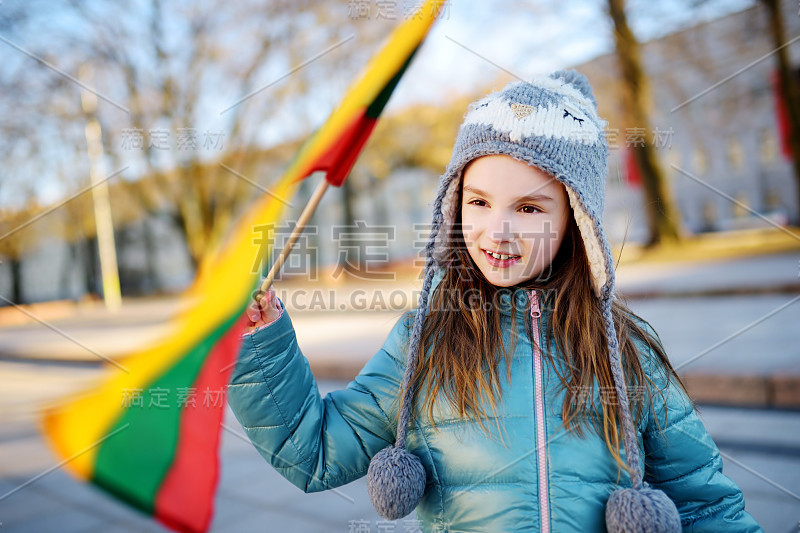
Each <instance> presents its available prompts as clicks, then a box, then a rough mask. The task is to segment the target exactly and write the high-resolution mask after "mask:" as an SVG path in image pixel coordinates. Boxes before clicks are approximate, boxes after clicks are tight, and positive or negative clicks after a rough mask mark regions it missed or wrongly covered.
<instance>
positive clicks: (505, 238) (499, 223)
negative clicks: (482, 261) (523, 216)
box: [486, 213, 516, 242]
mask: <svg viewBox="0 0 800 533" xmlns="http://www.w3.org/2000/svg"><path fill="white" fill-rule="evenodd" d="M486 234H487V236H488V237H489V239H491V240H492V241H494V242H511V241H513V240H514V239H515V238H516V233H515V232H514V228H513V226H512V224H511V220H509V218H508V217H507V216H505V215H504V214H502V213H498V215H497V216H494V217H492V220H491V221H490V222H489V226H488V227H487V231H486Z"/></svg>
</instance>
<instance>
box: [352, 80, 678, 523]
mask: <svg viewBox="0 0 800 533" xmlns="http://www.w3.org/2000/svg"><path fill="white" fill-rule="evenodd" d="M605 126H606V122H605V121H603V120H602V119H600V118H599V117H598V116H597V102H596V100H595V98H594V95H593V94H592V88H591V87H590V85H589V81H588V80H587V79H586V77H585V76H583V75H582V74H580V73H578V72H576V71H574V70H570V71H558V72H555V73H553V74H551V75H550V76H546V77H539V78H535V79H533V80H531V81H530V82H524V81H519V82H512V83H510V84H508V85H507V86H506V87H505V88H504V89H503V90H501V91H498V92H494V93H492V94H490V95H488V96H486V97H485V98H483V99H481V100H479V101H477V102H475V103H473V104H472V105H471V106H470V110H469V111H468V113H467V115H466V118H465V119H464V122H463V123H462V125H461V128H460V129H459V132H458V137H457V139H456V143H455V146H454V148H453V155H452V157H451V159H450V163H449V164H448V166H447V169H446V170H445V173H444V174H443V175H442V177H441V181H440V184H439V192H438V194H437V196H436V200H435V201H434V205H433V224H432V228H431V233H430V237H429V240H428V244H427V246H426V248H425V254H426V265H425V277H424V281H423V284H422V291H421V293H420V298H419V306H418V309H417V314H416V317H415V320H414V327H413V329H412V331H411V338H410V342H409V351H408V362H407V367H406V371H405V375H404V377H403V389H402V390H405V391H406V393H405V396H404V397H403V398H402V403H401V406H400V413H399V420H398V427H397V442H396V443H395V445H394V446H390V447H388V448H386V449H384V450H382V451H381V452H379V453H378V454H376V455H375V457H373V459H372V462H371V463H370V467H369V471H368V473H367V489H368V492H369V495H370V499H371V500H372V504H373V506H375V509H376V510H377V511H378V513H379V514H380V515H381V516H383V517H384V518H387V519H390V520H395V519H398V518H401V517H403V516H406V515H408V514H409V513H411V511H413V510H414V509H415V508H416V506H417V505H418V504H419V502H420V500H421V499H422V495H423V493H424V490H425V470H424V468H423V467H422V464H421V463H420V461H419V459H418V458H417V457H416V456H414V455H413V454H411V453H409V452H408V451H407V450H406V449H405V442H406V434H407V432H408V425H409V421H410V416H411V397H412V393H413V391H411V390H410V387H409V386H408V385H409V383H411V382H412V377H413V372H414V368H416V364H417V361H416V359H417V352H418V348H419V342H420V334H421V332H422V324H423V322H424V320H425V315H426V312H427V305H428V296H429V292H430V288H431V283H432V281H433V276H434V272H435V271H436V270H437V269H440V268H442V267H443V266H444V262H445V260H446V259H447V257H446V256H447V252H448V250H447V246H446V244H447V243H446V239H448V238H449V235H450V233H451V230H452V229H453V226H454V224H455V218H456V213H457V209H458V205H457V202H458V192H459V191H458V188H459V186H460V182H461V179H460V178H461V173H462V171H463V169H464V167H465V166H466V165H467V163H469V162H470V161H472V160H474V159H477V158H479V157H482V156H485V155H491V154H505V155H509V156H511V157H513V158H515V159H517V160H520V161H524V162H525V163H528V164H529V165H532V166H535V167H537V168H539V169H541V170H543V171H545V172H547V173H549V174H551V175H552V176H553V177H555V178H556V179H557V180H558V181H559V182H561V183H562V184H563V185H564V186H565V189H566V191H567V196H568V197H569V202H570V205H571V207H572V212H573V214H574V217H575V221H576V223H577V226H578V229H579V230H580V234H581V237H582V239H583V243H584V247H585V249H586V255H587V257H588V259H589V265H590V270H591V275H592V283H593V287H594V290H595V294H596V296H597V298H598V299H599V300H600V301H601V308H602V312H603V319H604V324H605V331H606V337H607V341H608V352H609V358H610V363H611V372H612V374H613V377H614V385H615V389H616V393H617V399H618V402H619V406H620V413H621V418H622V434H623V444H624V448H625V458H626V460H627V463H628V466H629V467H630V468H631V481H632V484H633V488H632V489H618V490H616V491H615V492H614V493H612V495H611V497H610V498H609V501H608V504H607V505H606V525H607V528H608V530H609V531H612V532H615V531H619V532H622V531H625V532H632V531H648V532H651V531H652V532H662V531H663V532H673V531H675V532H678V531H680V530H681V525H680V517H679V515H678V511H677V509H676V508H675V505H674V503H673V502H672V501H671V500H670V499H669V498H668V497H667V495H666V494H665V493H664V492H662V491H658V490H654V489H650V488H649V487H648V486H647V484H646V483H644V482H643V480H642V472H641V467H640V458H639V447H638V444H637V438H636V432H635V429H634V425H633V421H632V419H631V413H630V405H629V401H628V396H627V393H626V383H625V380H624V377H623V373H622V366H621V362H620V355H619V344H618V341H617V335H616V331H615V329H614V321H613V318H612V315H611V306H612V299H613V293H614V267H613V262H612V256H611V248H610V247H609V244H608V240H607V239H606V236H605V232H604V231H603V226H602V214H603V202H604V197H605V180H606V174H607V160H608V143H607V142H606V139H605V135H604V131H603V130H604V128H605Z"/></svg>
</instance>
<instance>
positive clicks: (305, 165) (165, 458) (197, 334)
mask: <svg viewBox="0 0 800 533" xmlns="http://www.w3.org/2000/svg"><path fill="white" fill-rule="evenodd" d="M443 4H444V2H442V1H441V0H439V1H433V0H429V1H427V2H426V3H425V4H424V5H423V6H422V7H421V8H420V11H419V12H418V13H417V15H416V16H414V17H412V18H410V19H408V20H406V21H405V22H403V23H402V24H401V25H400V26H399V27H398V28H397V29H396V30H395V31H394V32H393V33H392V34H391V35H390V36H389V38H388V41H387V42H386V44H385V45H384V46H383V48H382V49H381V50H380V51H379V53H378V54H377V55H376V56H375V57H373V59H372V60H371V61H370V63H369V65H368V66H367V68H366V69H365V71H364V73H363V74H362V75H361V77H360V78H359V79H358V80H357V81H356V82H355V83H354V84H353V85H352V87H351V88H350V89H349V90H348V92H347V94H346V95H345V97H344V100H343V101H342V103H341V105H340V106H339V107H338V109H336V110H335V111H334V112H333V114H332V115H331V116H330V117H329V119H328V120H327V122H325V124H324V125H323V126H322V127H321V128H320V129H319V130H317V132H316V133H314V135H313V136H312V137H311V138H310V139H309V140H308V141H307V142H306V143H305V144H304V145H303V146H302V147H301V149H300V150H299V152H298V153H297V155H296V156H295V158H294V159H293V161H292V162H291V163H290V164H289V167H288V168H287V170H286V172H285V174H284V175H283V176H282V177H281V179H280V180H279V181H278V182H277V183H276V184H275V185H273V186H271V187H270V192H271V194H270V195H265V197H264V198H263V199H261V200H260V201H259V202H257V203H256V205H255V206H254V207H253V208H251V209H250V210H249V211H248V212H247V213H246V214H245V216H244V217H243V219H242V220H241V221H240V222H239V223H238V224H237V226H236V227H235V228H234V231H233V232H232V233H231V237H230V238H229V239H228V241H227V245H226V246H225V247H224V248H223V249H222V250H221V251H220V252H219V253H217V254H216V255H215V257H214V259H213V261H211V262H209V263H208V264H207V267H206V270H205V271H204V272H203V273H202V275H201V276H200V277H199V278H198V280H197V281H196V282H195V284H194V285H193V286H192V287H191V289H190V290H189V291H188V292H187V295H186V297H185V298H184V303H185V304H186V305H185V306H184V310H183V311H181V312H180V313H178V314H177V315H176V316H175V317H174V318H173V319H172V320H171V322H170V331H169V333H168V334H166V335H164V336H163V337H162V338H161V339H160V340H159V341H158V342H156V343H154V344H152V345H151V346H148V347H146V348H143V349H140V350H137V351H135V352H134V353H131V354H129V355H127V356H125V357H122V358H119V359H117V360H116V363H117V365H116V366H118V368H116V369H113V370H111V373H110V374H109V375H108V376H106V377H104V378H103V379H102V380H101V381H99V382H98V383H97V384H96V385H95V386H94V387H92V388H91V389H90V390H88V391H86V392H85V393H83V394H80V395H77V396H75V397H72V398H70V399H68V400H65V401H63V402H60V403H59V404H58V405H55V406H52V407H49V408H47V409H46V410H45V413H44V416H43V419H42V423H43V431H44V433H45V434H46V435H47V437H48V438H49V440H50V442H51V444H52V446H53V447H54V448H55V450H56V452H57V454H58V455H59V456H60V457H61V458H63V460H64V462H65V467H66V468H67V469H68V470H69V471H71V472H72V473H74V474H75V475H77V476H78V477H79V478H81V479H84V480H87V481H91V482H92V483H95V484H97V485H99V486H100V487H102V488H104V489H105V490H107V491H108V492H110V493H112V494H113V495H115V496H116V497H118V498H120V499H121V500H124V501H125V502H128V503H129V504H131V505H133V506H134V507H137V508H138V509H140V510H142V511H144V512H145V513H147V514H149V515H151V516H153V517H154V518H156V519H157V520H159V521H160V522H162V523H163V524H165V525H167V526H168V527H170V528H172V529H174V530H176V531H187V532H199V531H206V530H207V529H208V526H209V524H210V522H211V517H212V505H213V500H214V492H215V488H216V484H217V477H218V472H219V457H218V446H219V441H220V433H221V431H220V430H221V423H222V417H223V414H224V406H225V402H224V391H225V386H226V385H227V383H228V379H229V375H230V372H231V370H232V368H233V365H234V363H235V360H236V357H237V355H238V352H239V347H240V342H241V341H240V338H241V337H240V336H241V333H242V332H243V328H244V326H245V323H246V318H245V316H244V311H245V309H246V308H247V305H248V304H249V301H250V296H251V294H252V292H253V291H254V290H255V289H256V288H257V287H258V284H259V281H260V274H259V273H258V272H252V265H253V264H263V263H262V260H263V259H264V258H266V257H270V256H271V250H269V249H266V247H265V246H263V245H258V244H256V243H258V242H259V238H258V237H259V236H260V233H259V230H258V228H261V227H263V226H265V225H269V224H278V223H279V222H280V221H281V220H282V216H283V214H284V210H285V207H284V206H285V205H286V203H287V201H288V200H289V199H290V198H292V196H293V193H294V191H295V189H296V187H297V184H298V183H299V181H301V180H303V179H304V178H306V177H308V176H309V175H310V174H311V173H313V172H315V171H318V170H321V171H324V172H326V176H327V180H328V181H329V183H331V184H333V185H341V184H342V183H343V182H344V180H345V179H346V178H347V175H348V174H349V172H350V170H351V169H352V166H353V164H354V163H355V160H356V158H357V157H358V154H359V152H360V151H361V148H362V147H363V145H364V143H365V142H366V140H367V138H368V137H369V135H370V133H371V131H372V129H373V127H374V125H375V122H376V121H377V118H378V115H379V114H380V112H381V111H382V110H383V108H384V106H385V104H386V102H387V101H388V99H389V96H390V95H391V93H392V90H393V89H394V88H395V86H396V85H397V82H398V81H399V79H400V77H401V76H402V74H403V72H404V71H405V69H406V67H407V66H408V64H409V62H410V61H411V58H412V57H413V55H414V53H415V52H416V50H417V48H418V47H419V46H420V44H421V42H422V40H423V39H424V37H425V35H426V34H427V32H428V30H429V29H430V27H431V25H432V23H433V21H434V20H435V19H436V17H437V16H438V13H439V12H440V10H441V9H442V7H443ZM121 340H122V341H124V339H121Z"/></svg>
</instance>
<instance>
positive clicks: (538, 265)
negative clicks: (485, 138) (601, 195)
mask: <svg viewBox="0 0 800 533" xmlns="http://www.w3.org/2000/svg"><path fill="white" fill-rule="evenodd" d="M463 174H464V175H463V180H462V185H461V187H462V189H461V193H462V195H461V196H462V199H461V222H462V224H463V227H462V231H463V235H464V242H465V243H466V246H467V250H468V251H469V255H470V256H471V257H472V260H473V261H474V262H475V264H476V265H477V266H478V268H479V269H480V270H481V272H482V273H483V275H484V276H485V277H486V279H487V280H489V282H490V283H492V284H493V285H496V286H498V287H510V286H512V285H516V284H518V283H522V282H524V281H528V280H529V279H531V278H534V277H537V276H539V275H540V274H543V276H544V277H546V276H547V275H549V272H548V268H549V267H550V264H551V263H552V261H553V259H554V258H555V256H556V253H557V252H558V248H559V247H560V246H561V241H562V240H563V238H564V234H565V232H566V228H567V221H568V220H569V216H570V209H569V199H568V198H567V192H566V190H565V189H564V186H563V185H561V183H559V182H558V181H557V180H556V179H555V178H553V177H552V176H550V175H549V174H547V173H545V172H543V171H541V170H539V169H538V168H536V167H532V166H530V165H528V164H526V163H523V162H521V161H517V160H516V159H514V158H512V157H509V156H507V155H489V156H483V157H480V158H478V159H475V160H473V161H471V162H470V163H469V164H468V165H467V167H466V168H465V169H464V173H463Z"/></svg>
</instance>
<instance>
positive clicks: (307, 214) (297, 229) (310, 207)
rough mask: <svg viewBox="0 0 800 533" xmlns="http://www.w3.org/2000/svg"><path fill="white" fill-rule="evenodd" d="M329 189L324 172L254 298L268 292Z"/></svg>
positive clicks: (258, 297) (256, 299)
mask: <svg viewBox="0 0 800 533" xmlns="http://www.w3.org/2000/svg"><path fill="white" fill-rule="evenodd" d="M327 189H328V179H327V176H326V175H325V174H324V173H323V176H322V181H321V182H320V183H319V185H317V188H316V189H314V194H312V195H311V198H310V199H309V200H308V203H307V204H306V206H305V207H304V208H303V212H302V213H300V218H299V219H297V224H295V226H294V229H293V230H292V233H291V234H290V235H289V240H288V241H287V242H286V246H284V247H283V250H281V253H280V255H279V256H278V258H277V259H276V260H275V263H273V265H272V267H270V269H269V273H268V274H267V277H266V278H264V281H262V282H261V286H260V287H259V288H258V290H257V291H256V292H255V294H253V299H254V300H255V301H256V302H258V300H259V299H260V298H261V296H262V295H263V294H264V293H265V292H267V291H268V290H269V288H270V286H272V281H273V280H274V279H275V276H277V275H278V272H280V270H281V267H282V266H283V263H284V262H285V261H286V258H287V257H288V256H289V253H290V252H291V251H292V247H293V246H294V243H295V242H297V238H298V237H300V234H301V233H303V229H304V228H305V227H306V224H307V223H308V219H310V218H311V215H312V214H313V213H314V210H315V209H316V208H317V205H319V201H320V200H322V195H324V194H325V191H326V190H327Z"/></svg>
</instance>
